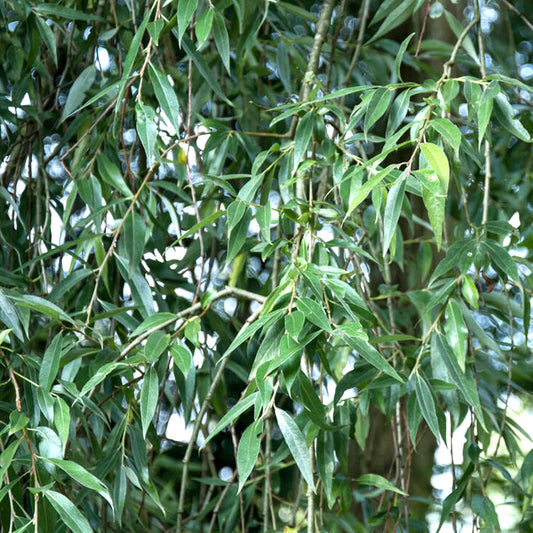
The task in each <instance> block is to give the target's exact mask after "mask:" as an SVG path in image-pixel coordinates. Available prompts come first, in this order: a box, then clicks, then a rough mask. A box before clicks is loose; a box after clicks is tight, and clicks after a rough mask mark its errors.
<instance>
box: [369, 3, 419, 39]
mask: <svg viewBox="0 0 533 533" xmlns="http://www.w3.org/2000/svg"><path fill="white" fill-rule="evenodd" d="M422 3H423V0H403V1H402V2H400V3H397V2H389V4H392V5H393V6H395V7H394V9H393V10H392V11H390V12H389V13H388V15H387V17H386V18H385V20H384V21H383V24H381V26H380V27H379V29H378V30H377V32H376V33H375V34H374V35H373V36H372V37H371V38H370V39H369V40H368V41H367V42H366V43H365V45H367V46H368V45H369V44H370V43H372V42H374V41H375V40H377V39H379V38H380V37H382V36H383V35H385V34H387V33H389V31H391V30H393V29H394V28H397V27H398V26H399V25H400V24H402V22H404V21H405V20H407V19H408V18H409V17H412V16H413V14H414V13H415V12H416V11H417V10H418V8H419V7H420V6H421V5H422ZM376 15H377V14H376ZM377 20H379V19H376V17H374V19H373V21H372V23H374V22H375V21H377Z"/></svg>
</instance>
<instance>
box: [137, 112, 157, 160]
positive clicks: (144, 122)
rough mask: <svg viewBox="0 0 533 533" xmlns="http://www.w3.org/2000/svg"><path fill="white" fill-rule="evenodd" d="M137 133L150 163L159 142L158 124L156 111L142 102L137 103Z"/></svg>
mask: <svg viewBox="0 0 533 533" xmlns="http://www.w3.org/2000/svg"><path fill="white" fill-rule="evenodd" d="M135 115H136V120H137V122H136V125H137V134H138V135H139V139H140V140H141V143H142V145H143V148H144V151H145V152H146V159H147V161H148V164H149V165H151V164H152V163H153V159H154V157H155V155H156V154H155V145H156V143H157V124H156V123H155V111H154V110H153V109H152V108H151V107H150V106H147V105H144V104H143V103H142V102H137V104H136V105H135Z"/></svg>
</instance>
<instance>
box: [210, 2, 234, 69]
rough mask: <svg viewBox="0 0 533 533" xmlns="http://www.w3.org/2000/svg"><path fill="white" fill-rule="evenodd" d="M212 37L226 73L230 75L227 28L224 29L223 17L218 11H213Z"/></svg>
mask: <svg viewBox="0 0 533 533" xmlns="http://www.w3.org/2000/svg"><path fill="white" fill-rule="evenodd" d="M213 37H214V38H215V45H216V47H217V50H218V53H219V54H220V58H221V59H222V64H223V65H224V68H225V69H226V71H227V73H228V74H229V75H230V76H231V70H230V64H229V37H228V30H227V29H226V22H225V21H224V17H223V16H222V15H221V14H220V13H219V12H218V11H215V18H214V19H213Z"/></svg>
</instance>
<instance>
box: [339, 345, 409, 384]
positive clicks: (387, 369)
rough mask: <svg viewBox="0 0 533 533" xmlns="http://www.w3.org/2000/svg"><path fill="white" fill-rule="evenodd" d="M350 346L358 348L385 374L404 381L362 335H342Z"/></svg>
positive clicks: (367, 359) (366, 359)
mask: <svg viewBox="0 0 533 533" xmlns="http://www.w3.org/2000/svg"><path fill="white" fill-rule="evenodd" d="M342 338H343V339H344V340H345V341H346V343H347V344H348V346H350V347H351V348H353V349H354V350H356V351H357V352H358V353H359V355H360V356H361V357H362V358H363V359H364V360H365V361H366V362H367V363H370V364H371V365H372V366H373V367H375V368H377V369H378V370H380V371H381V372H383V373H384V374H387V375H388V376H391V377H392V378H394V379H396V380H397V381H399V382H401V383H403V381H404V380H403V379H402V378H401V376H400V375H399V374H398V373H397V372H396V370H394V368H392V366H391V365H389V363H388V362H387V360H386V359H385V358H384V357H383V356H382V355H381V354H380V353H379V352H378V351H377V350H376V349H375V348H374V347H373V346H371V345H370V344H368V342H367V341H366V340H365V339H363V338H361V337H353V336H349V335H343V337H342Z"/></svg>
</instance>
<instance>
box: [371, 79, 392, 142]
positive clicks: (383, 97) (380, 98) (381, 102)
mask: <svg viewBox="0 0 533 533" xmlns="http://www.w3.org/2000/svg"><path fill="white" fill-rule="evenodd" d="M391 98H392V91H389V90H388V89H385V88H380V89H376V90H375V91H374V93H373V94H372V98H371V100H370V103H369V104H368V109H367V112H366V117H365V135H366V134H367V133H368V130H369V129H370V128H371V127H372V126H373V125H374V124H375V123H376V122H377V121H378V120H379V119H380V118H381V117H382V116H383V115H384V114H385V111H387V109H388V107H389V104H390V101H391Z"/></svg>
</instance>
